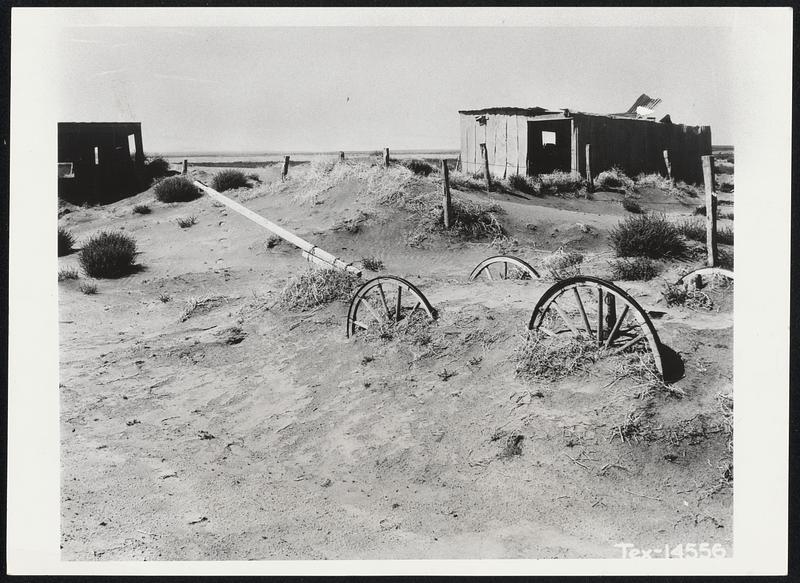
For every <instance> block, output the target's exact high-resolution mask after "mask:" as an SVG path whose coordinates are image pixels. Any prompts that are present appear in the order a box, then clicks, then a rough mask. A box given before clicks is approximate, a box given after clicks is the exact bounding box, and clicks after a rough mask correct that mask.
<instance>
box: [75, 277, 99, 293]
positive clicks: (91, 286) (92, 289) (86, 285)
mask: <svg viewBox="0 0 800 583" xmlns="http://www.w3.org/2000/svg"><path fill="white" fill-rule="evenodd" d="M78 289H79V290H81V293H83V294H86V295H87V296H93V295H95V294H96V293H97V284H95V283H90V282H88V281H84V282H83V283H81V284H80V285H79V286H78Z"/></svg>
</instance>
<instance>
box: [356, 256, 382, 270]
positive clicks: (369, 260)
mask: <svg viewBox="0 0 800 583" xmlns="http://www.w3.org/2000/svg"><path fill="white" fill-rule="evenodd" d="M361 265H363V266H364V269H369V270H370V271H374V272H376V273H377V272H378V271H383V267H384V265H383V261H381V260H380V259H378V258H377V257H362V258H361Z"/></svg>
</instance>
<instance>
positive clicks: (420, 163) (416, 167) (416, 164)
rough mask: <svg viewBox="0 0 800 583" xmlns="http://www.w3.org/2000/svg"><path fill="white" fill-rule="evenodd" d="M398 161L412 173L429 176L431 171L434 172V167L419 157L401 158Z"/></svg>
mask: <svg viewBox="0 0 800 583" xmlns="http://www.w3.org/2000/svg"><path fill="white" fill-rule="evenodd" d="M400 163H401V164H402V165H403V166H405V167H406V168H408V169H409V170H411V171H412V172H413V173H414V174H418V175H420V176H429V175H430V174H431V173H432V172H436V168H434V167H433V166H432V165H431V164H429V163H428V162H426V161H425V160H421V159H419V158H411V159H410V160H402V161H401V162H400Z"/></svg>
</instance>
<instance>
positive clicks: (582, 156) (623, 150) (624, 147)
mask: <svg viewBox="0 0 800 583" xmlns="http://www.w3.org/2000/svg"><path fill="white" fill-rule="evenodd" d="M458 113H459V116H460V119H461V162H462V170H463V171H465V172H468V173H473V172H480V171H482V170H483V167H484V166H483V165H484V162H483V153H482V149H483V147H484V145H485V148H486V151H487V156H488V160H489V172H490V174H491V175H492V176H493V177H495V178H506V177H508V176H510V175H512V174H523V175H525V174H527V175H536V174H545V173H549V172H553V171H556V170H560V171H565V172H572V173H578V174H580V175H581V176H585V175H586V145H587V144H591V148H590V168H591V172H592V175H593V176H596V175H597V174H599V173H600V172H602V171H603V170H608V169H609V168H611V167H613V166H617V167H619V168H621V169H622V170H624V171H625V173H626V174H628V175H629V176H636V175H637V174H639V173H640V172H644V173H648V174H649V173H659V174H662V175H666V173H667V169H666V164H665V161H664V151H665V150H666V151H667V152H668V153H669V160H670V163H671V166H672V176H673V177H674V178H676V179H678V180H684V181H686V182H688V183H701V182H702V180H703V168H702V162H701V159H700V156H704V155H708V154H711V128H710V126H687V125H682V124H674V123H672V121H671V120H670V118H669V116H665V117H664V118H662V119H661V120H660V121H656V120H655V118H642V117H641V116H637V114H636V113H635V112H628V113H623V114H608V115H601V114H593V113H583V112H577V111H570V110H568V109H560V110H548V109H544V108H541V107H532V108H518V107H491V108H485V109H470V110H463V111H459V112H458Z"/></svg>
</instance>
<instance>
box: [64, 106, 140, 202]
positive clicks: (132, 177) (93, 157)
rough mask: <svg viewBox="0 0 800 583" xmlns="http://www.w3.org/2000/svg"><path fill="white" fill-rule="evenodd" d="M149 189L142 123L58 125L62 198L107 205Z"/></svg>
mask: <svg viewBox="0 0 800 583" xmlns="http://www.w3.org/2000/svg"><path fill="white" fill-rule="evenodd" d="M145 186H146V177H145V158H144V151H143V149H142V124H141V123H139V122H123V123H116V122H105V123H96V122H86V123H84V122H79V123H72V122H70V123H59V124H58V195H59V197H61V198H63V199H64V200H68V201H70V202H92V203H105V202H112V201H114V200H119V199H120V198H123V197H125V196H128V195H130V194H133V193H135V192H139V191H140V190H141V189H142V188H143V187H145Z"/></svg>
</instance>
